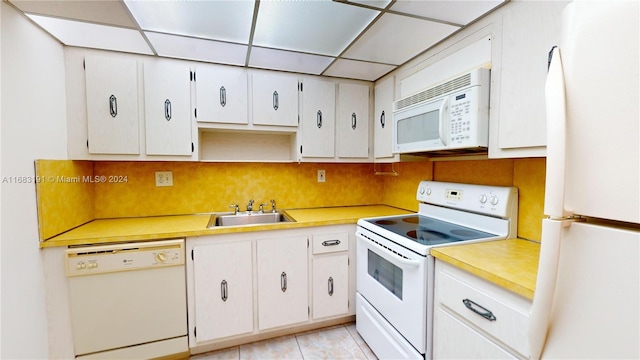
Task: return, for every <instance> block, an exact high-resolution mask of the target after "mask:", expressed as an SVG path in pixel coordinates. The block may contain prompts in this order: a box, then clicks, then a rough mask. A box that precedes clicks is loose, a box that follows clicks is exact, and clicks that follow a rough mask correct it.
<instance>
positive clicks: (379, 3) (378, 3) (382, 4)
mask: <svg viewBox="0 0 640 360" xmlns="http://www.w3.org/2000/svg"><path fill="white" fill-rule="evenodd" d="M348 2H350V3H356V4H362V5H367V6H372V7H375V8H378V9H384V8H386V7H387V5H389V3H391V0H348Z"/></svg>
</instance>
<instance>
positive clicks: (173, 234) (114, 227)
mask: <svg viewBox="0 0 640 360" xmlns="http://www.w3.org/2000/svg"><path fill="white" fill-rule="evenodd" d="M284 213H286V214H287V215H288V216H289V217H291V218H293V219H294V220H295V222H281V223H276V224H256V225H243V226H222V227H216V228H213V229H207V223H208V222H209V217H210V214H194V215H173V216H151V217H139V218H120V219H96V220H93V221H90V222H88V223H86V224H84V225H81V226H79V227H77V228H74V229H71V230H69V231H66V232H64V233H62V234H60V235H58V236H55V237H53V238H51V239H48V240H46V241H42V242H40V247H41V248H45V247H56V246H69V245H87V244H95V243H111V242H127V241H145V240H154V239H167V238H177V237H186V236H202V235H214V234H228V233H238V232H248V231H263V230H281V229H291V228H300V227H311V226H326V225H339V224H355V223H356V222H357V220H358V219H360V218H365V217H375V216H389V215H399V214H407V213H411V212H410V211H408V210H404V209H399V208H395V207H392V206H386V205H365V206H343V207H328V208H314V209H290V210H285V211H284Z"/></svg>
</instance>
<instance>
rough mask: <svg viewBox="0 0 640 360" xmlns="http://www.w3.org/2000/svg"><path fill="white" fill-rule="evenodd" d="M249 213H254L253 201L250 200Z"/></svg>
mask: <svg viewBox="0 0 640 360" xmlns="http://www.w3.org/2000/svg"><path fill="white" fill-rule="evenodd" d="M247 211H248V212H251V211H253V199H251V200H249V205H247Z"/></svg>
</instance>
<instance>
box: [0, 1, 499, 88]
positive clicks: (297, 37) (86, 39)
mask: <svg viewBox="0 0 640 360" xmlns="http://www.w3.org/2000/svg"><path fill="white" fill-rule="evenodd" d="M506 1H508V0H470V1H460V0H439V1H438V0H418V1H412V0H351V1H346V0H341V1H331V0H288V1H278V0H262V1H252V0H201V1H162V0H115V1H114V0H104V1H103V0H57V1H52V0H48V1H40V0H9V2H10V3H11V4H13V5H14V6H15V7H16V8H18V9H19V10H21V11H23V12H24V13H25V14H26V15H27V16H28V17H29V18H30V19H31V20H33V21H34V22H35V23H36V24H38V25H39V26H40V27H42V28H43V29H44V30H45V31H47V32H49V33H50V34H51V35H52V36H54V37H55V38H57V39H58V40H59V41H60V42H61V43H62V44H64V45H68V46H77V47H86V48H94V49H103V50H113V51H121V52H127V53H136V54H147V55H152V56H159V57H167V58H177V59H187V60H195V61H202V62H209V63H217V64H227V65H236V66H244V67H249V68H260V69H271V70H281V71H288V72H295V73H303V74H313V75H325V76H333V77H342V78H351V79H360V80H368V81H374V80H376V79H378V78H380V77H381V76H383V75H385V74H387V73H389V72H390V71H392V70H394V69H395V68H397V67H398V66H400V65H402V64H404V63H406V62H407V61H409V60H411V59H412V58H414V57H415V56H417V55H419V54H420V53H422V52H424V51H426V50H427V49H429V48H430V47H432V46H434V45H435V44H437V43H438V42H440V41H441V40H443V39H445V38H446V37H448V36H450V35H451V34H453V33H455V32H456V31H458V30H460V29H461V28H463V27H465V26H467V25H468V24H470V23H472V22H473V21H475V20H477V19H478V18H479V17H482V16H484V15H485V14H487V13H489V12H491V11H493V10H495V9H496V8H497V7H499V6H500V5H502V4H503V3H504V2H506Z"/></svg>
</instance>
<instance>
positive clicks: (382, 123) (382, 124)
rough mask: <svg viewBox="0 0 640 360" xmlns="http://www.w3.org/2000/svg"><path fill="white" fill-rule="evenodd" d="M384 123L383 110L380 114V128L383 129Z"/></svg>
mask: <svg viewBox="0 0 640 360" xmlns="http://www.w3.org/2000/svg"><path fill="white" fill-rule="evenodd" d="M385 123H386V119H385V116H384V110H382V114H380V126H382V128H383V129H384V124H385Z"/></svg>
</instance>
